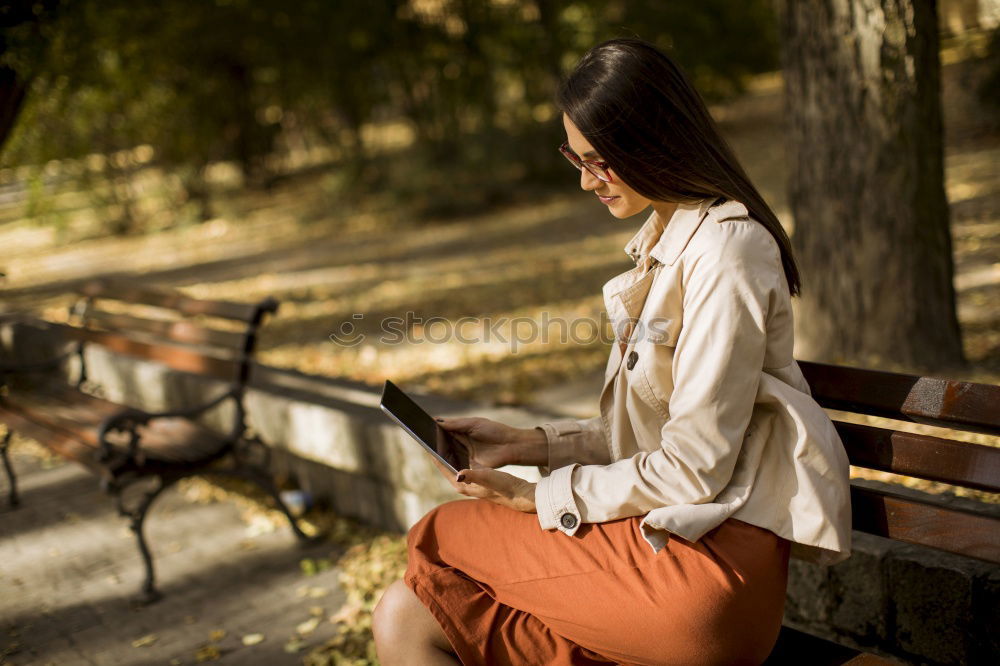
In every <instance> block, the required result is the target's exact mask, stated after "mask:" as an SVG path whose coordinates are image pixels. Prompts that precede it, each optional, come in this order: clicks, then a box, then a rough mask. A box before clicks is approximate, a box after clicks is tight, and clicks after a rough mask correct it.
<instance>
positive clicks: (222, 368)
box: [0, 280, 318, 603]
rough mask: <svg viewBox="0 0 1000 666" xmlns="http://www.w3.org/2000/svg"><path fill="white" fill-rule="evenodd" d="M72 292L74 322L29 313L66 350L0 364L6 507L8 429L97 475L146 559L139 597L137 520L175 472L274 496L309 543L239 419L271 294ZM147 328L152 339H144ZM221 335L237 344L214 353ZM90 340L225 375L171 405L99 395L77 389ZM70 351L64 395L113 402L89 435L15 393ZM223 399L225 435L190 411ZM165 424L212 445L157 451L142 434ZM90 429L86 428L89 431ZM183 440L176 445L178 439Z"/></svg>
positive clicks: (132, 288) (85, 404)
mask: <svg viewBox="0 0 1000 666" xmlns="http://www.w3.org/2000/svg"><path fill="white" fill-rule="evenodd" d="M80 293H81V295H82V296H83V298H82V300H80V301H78V302H77V303H76V304H75V305H74V307H73V310H72V313H71V315H72V316H71V319H78V320H79V323H78V324H76V325H69V324H57V323H52V322H36V323H37V324H39V325H43V326H45V327H46V328H50V329H56V331H57V332H58V333H59V334H61V336H62V337H64V338H66V339H67V340H68V341H69V344H70V348H69V349H68V350H67V351H64V352H62V353H60V354H58V355H56V356H53V357H51V358H46V359H43V360H42V361H39V362H33V363H15V364H11V365H0V423H5V424H6V425H7V432H6V434H5V435H4V437H3V439H2V440H0V458H2V460H3V465H4V469H5V470H6V473H7V479H8V482H9V488H8V499H9V503H10V506H11V507H12V508H13V507H16V506H17V505H18V503H19V498H18V492H17V482H16V477H15V474H14V469H13V466H12V465H11V461H10V457H9V455H8V448H9V444H10V440H11V437H12V435H13V433H14V432H19V433H21V434H23V435H25V436H27V437H30V438H32V439H34V440H36V441H38V442H39V443H40V444H42V445H44V446H46V447H47V448H49V449H51V450H53V451H55V452H56V453H58V454H60V455H62V456H63V457H65V458H69V459H71V460H75V461H76V462H81V463H83V464H84V466H85V467H87V468H89V469H90V470H91V471H92V472H94V473H95V474H97V475H98V477H99V478H100V483H101V487H102V489H103V490H104V491H106V492H108V493H109V494H110V495H112V496H113V497H114V498H115V501H116V505H117V508H118V511H119V513H120V514H121V515H122V516H123V517H125V518H127V519H128V520H129V525H130V527H131V529H132V532H133V533H134V534H135V537H136V540H137V544H138V547H139V552H140V554H141V556H142V560H143V564H144V566H145V580H144V582H143V584H142V590H141V594H140V596H139V598H138V600H139V601H140V602H142V603H149V602H152V601H155V600H157V599H159V598H160V597H161V596H162V595H161V594H160V593H159V591H158V590H157V589H156V584H155V573H154V567H153V558H152V555H151V553H150V550H149V546H148V544H147V541H146V537H145V534H144V531H143V525H144V521H145V518H146V515H147V514H148V512H149V510H150V507H151V506H152V504H153V502H154V501H155V500H156V498H157V497H159V496H160V495H161V494H162V493H163V491H165V490H166V489H168V488H170V487H171V486H173V485H174V484H175V483H177V482H178V481H180V480H181V479H183V478H186V477H192V476H198V475H219V476H224V477H234V478H240V479H244V480H247V481H250V482H252V483H254V484H256V485H257V486H258V487H260V488H261V489H262V490H263V491H264V492H266V493H267V494H268V495H269V496H270V497H271V498H272V499H273V501H274V503H275V504H276V506H277V508H278V509H279V510H280V511H281V512H282V513H283V514H284V515H285V516H286V517H287V518H288V521H289V523H290V524H291V527H292V530H293V531H294V533H295V535H296V537H298V539H299V540H300V541H301V542H304V543H312V542H314V541H315V540H316V538H318V537H309V536H307V535H306V534H305V533H304V532H303V531H302V529H301V528H300V526H299V525H298V522H297V520H296V518H295V517H294V516H293V515H292V513H291V512H290V511H289V509H288V507H287V506H286V505H285V503H284V502H283V501H282V500H281V497H280V495H279V493H278V489H277V487H276V485H275V483H274V481H273V480H272V478H271V475H270V474H269V473H268V471H267V468H268V462H269V460H268V458H269V455H268V454H269V449H268V447H267V446H266V445H264V444H263V443H262V442H261V441H260V440H259V439H258V438H256V437H255V436H248V430H247V425H246V407H245V405H244V395H245V392H246V386H247V382H248V379H249V376H250V368H251V361H252V357H253V352H254V349H255V347H256V343H257V332H258V328H259V327H260V325H261V324H262V322H263V320H264V318H265V317H266V316H267V315H269V314H273V313H274V312H275V311H276V310H277V308H278V303H277V301H275V300H274V299H271V298H268V299H265V300H263V301H261V302H259V303H256V304H243V303H234V302H229V301H207V300H197V299H193V298H190V297H188V296H186V295H184V294H183V293H181V292H177V291H173V290H168V289H163V288H159V287H150V286H144V285H141V284H139V283H137V282H135V281H130V282H127V283H126V282H123V281H121V280H118V281H110V280H98V281H93V282H90V283H88V284H86V285H85V286H84V287H83V288H82V289H81V290H80ZM100 299H108V300H114V301H117V302H119V303H126V304H140V305H145V306H153V307H157V308H162V309H167V310H170V311H173V312H174V313H176V314H179V315H180V316H181V318H180V319H179V320H178V321H173V322H169V321H165V320H149V319H139V318H136V317H133V316H131V315H127V314H114V313H112V314H108V313H102V312H100V311H97V310H95V309H94V303H95V301H97V300H100ZM203 315H206V316H210V317H216V318H223V319H228V320H235V321H239V322H241V323H242V324H243V329H242V331H241V332H239V333H235V332H230V331H217V330H212V329H207V328H204V327H202V326H199V325H195V324H192V320H193V319H195V318H197V317H199V316H203ZM95 324H97V325H96V326H95ZM136 332H138V333H141V334H145V339H141V338H140V339H136V338H135V336H134V335H133V333H136ZM150 336H153V337H157V338H160V340H159V341H157V342H150V341H149V339H150ZM220 342H226V343H235V348H234V349H232V351H233V352H234V353H232V354H231V355H229V356H228V357H222V358H220V357H219V356H218V355H217V354H213V353H209V352H210V351H211V352H217V351H218V349H217V347H214V346H213V344H215V343H220ZM88 344H99V345H102V346H104V347H106V348H108V349H110V350H111V351H113V352H120V353H124V354H128V355H131V356H136V357H139V358H144V359H146V360H153V361H157V362H161V363H164V364H165V365H167V366H170V367H172V368H173V369H176V370H181V371H184V372H189V373H194V374H200V375H207V376H209V377H212V378H215V379H220V378H226V379H228V380H230V384H229V388H228V389H226V390H225V391H223V392H222V393H221V394H219V395H217V396H215V397H214V398H212V399H210V400H208V401H207V402H203V403H201V404H196V405H192V406H190V407H187V408H184V409H179V410H173V411H163V412H150V411H145V410H142V409H137V408H135V407H129V406H124V405H116V404H114V403H110V402H107V401H102V400H101V399H100V398H98V397H96V396H94V395H92V393H93V392H92V391H90V392H87V391H84V390H83V389H84V387H85V386H86V384H87V364H86V358H85V353H84V352H85V349H86V346H87V345H88ZM209 347H212V348H211V349H209ZM72 358H76V359H78V376H77V380H76V382H75V383H74V384H73V385H70V384H69V383H68V382H66V381H65V380H64V379H61V378H60V379H56V380H55V381H56V382H57V383H61V384H62V385H64V386H65V388H66V389H67V390H68V391H70V392H69V393H68V395H69V396H70V399H71V401H73V403H72V404H76V405H77V406H79V408H80V409H83V410H85V411H86V410H88V408H95V409H96V408H97V407H99V408H100V409H101V410H103V411H105V412H107V411H109V410H111V408H113V410H111V411H110V413H107V414H106V415H104V416H103V418H102V419H101V420H100V422H99V424H97V429H96V442H95V441H94V438H91V440H90V441H85V439H86V438H83V437H81V436H80V434H79V432H77V431H75V430H73V429H72V428H69V427H60V426H59V424H58V423H54V422H52V421H49V420H47V419H46V418H45V416H44V414H39V413H35V412H32V411H31V410H27V409H25V408H24V407H23V405H19V403H18V400H17V397H18V396H20V397H22V398H24V397H25V395H26V394H25V393H24V391H25V390H27V392H28V393H27V395H30V394H31V391H32V390H33V389H32V384H31V383H30V382H29V383H27V384H24V385H18V383H17V382H18V380H20V381H22V382H23V380H24V379H25V378H26V377H28V376H31V375H39V374H41V375H45V376H46V377H48V381H50V382H51V381H52V376H51V375H52V373H53V372H56V373H57V374H58V371H59V370H60V369H61V368H63V366H64V364H65V363H66V362H67V361H69V360H70V359H72ZM226 401H231V402H232V405H233V407H234V416H233V420H232V425H231V427H230V429H229V432H228V433H225V434H223V435H219V434H217V433H214V432H211V434H210V435H209V434H208V433H209V431H208V430H207V429H204V428H203V427H202V426H200V424H197V423H196V422H195V421H194V419H195V418H196V417H198V416H200V415H201V414H203V413H205V412H208V411H209V410H211V409H213V408H216V407H218V406H220V405H222V404H223V403H225V402H226ZM87 413H89V411H88V412H87ZM168 423H173V424H178V423H181V424H183V425H185V427H186V428H188V429H189V431H190V432H196V433H197V435H198V436H199V437H200V438H201V441H202V442H205V441H209V442H211V446H210V448H208V449H206V450H205V451H204V452H202V453H200V454H199V453H197V452H195V453H194V454H193V455H188V456H182V457H180V458H178V457H177V456H176V455H175V456H165V455H162V453H161V452H158V451H157V450H156V449H155V448H150V447H148V446H145V445H144V444H145V442H144V440H146V439H148V437H147V436H148V435H149V433H150V432H152V431H150V430H149V427H150V426H153V427H155V426H157V425H158V424H168ZM91 425H95V424H91ZM195 429H196V430H195ZM92 431H93V429H92V428H91V431H90V432H92ZM169 434H170V431H169V429H168V430H167V432H166V438H164V436H163V434H161V435H160V437H159V440H160V441H159V444H161V445H162V444H166V445H168V446H169V445H171V444H172V442H171V441H170V437H169ZM210 438H211V439H210ZM95 444H96V446H95ZM161 448H162V447H161ZM181 448H182V449H183V445H181ZM95 449H96V450H95ZM175 453H176V451H175ZM185 453H189V451H185ZM149 486H151V487H149ZM133 489H134V490H135V491H137V493H136V492H133ZM136 494H137V495H138V496H137V497H136V496H135V495H136Z"/></svg>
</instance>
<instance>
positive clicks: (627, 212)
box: [563, 113, 653, 218]
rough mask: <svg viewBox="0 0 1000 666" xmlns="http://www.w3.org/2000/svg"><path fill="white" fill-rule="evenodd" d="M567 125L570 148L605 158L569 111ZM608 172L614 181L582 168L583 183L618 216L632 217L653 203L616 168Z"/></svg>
mask: <svg viewBox="0 0 1000 666" xmlns="http://www.w3.org/2000/svg"><path fill="white" fill-rule="evenodd" d="M563 125H565V127H566V140H567V141H569V147H570V150H572V151H573V152H574V153H576V154H577V155H579V156H580V158H581V159H584V160H599V159H602V156H601V155H599V154H597V152H596V151H595V150H594V147H593V146H592V145H590V142H589V141H587V139H586V138H585V137H584V136H583V135H582V134H581V133H580V130H579V129H577V127H576V125H575V124H573V121H572V120H570V119H569V116H568V115H566V114H565V113H564V114H563ZM608 173H609V174H610V175H611V182H610V183H605V182H604V181H603V180H601V179H600V178H598V177H597V176H595V175H594V174H592V173H590V172H589V171H587V170H586V169H580V187H582V188H583V189H585V190H587V191H589V192H593V193H594V194H596V195H597V196H598V197H599V199H600V202H601V203H603V204H604V205H606V206H607V207H608V210H609V211H611V214H612V215H614V216H615V217H617V218H625V217H632V216H633V215H637V214H639V213H641V212H642V211H644V210H646V208H647V207H649V205H650V204H652V203H653V202H652V201H651V200H650V199H647V198H646V197H644V196H642V195H641V194H639V193H638V192H636V191H635V190H633V189H632V188H631V187H629V186H628V185H626V184H625V183H624V182H622V179H621V178H620V177H619V176H618V175H617V174H616V173H615V172H614V170H612V169H608Z"/></svg>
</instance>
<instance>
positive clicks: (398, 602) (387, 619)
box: [372, 579, 459, 666]
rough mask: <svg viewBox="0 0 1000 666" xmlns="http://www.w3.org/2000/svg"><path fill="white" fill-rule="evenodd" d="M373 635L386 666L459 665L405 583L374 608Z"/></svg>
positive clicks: (397, 584)
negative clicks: (403, 665)
mask: <svg viewBox="0 0 1000 666" xmlns="http://www.w3.org/2000/svg"><path fill="white" fill-rule="evenodd" d="M372 632H373V633H374V635H375V649H376V651H377V652H378V658H379V661H380V662H381V663H382V664H383V665H384V666H394V665H395V664H420V665H421V666H424V665H426V666H432V665H434V666H436V665H438V664H441V665H447V666H454V664H457V663H459V661H458V659H457V658H456V657H455V656H454V654H455V653H454V651H453V650H452V648H451V644H450V643H449V642H448V638H447V637H446V636H445V635H444V632H443V631H442V630H441V625H439V624H438V622H437V620H435V619H434V616H433V615H431V612H430V611H429V610H428V609H427V607H426V606H424V604H423V603H421V601H420V599H418V598H417V595H416V594H414V593H413V590H411V589H410V588H409V587H407V586H406V584H405V583H403V581H402V579H400V580H397V581H396V582H395V583H393V584H392V585H390V586H389V587H388V588H387V589H386V591H385V593H384V594H383V595H382V598H381V599H380V600H379V602H378V605H377V606H376V607H375V612H374V613H373V614H372Z"/></svg>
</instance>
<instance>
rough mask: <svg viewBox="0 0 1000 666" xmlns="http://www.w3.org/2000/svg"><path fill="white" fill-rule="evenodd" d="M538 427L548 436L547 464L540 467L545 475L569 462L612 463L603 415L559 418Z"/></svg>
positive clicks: (585, 463)
mask: <svg viewBox="0 0 1000 666" xmlns="http://www.w3.org/2000/svg"><path fill="white" fill-rule="evenodd" d="M536 427H537V428H538V429H539V430H541V431H543V432H544V433H545V439H546V441H547V442H548V451H549V460H548V464H547V465H539V466H538V469H539V470H540V471H541V472H542V474H543V475H545V476H548V474H549V473H550V472H551V471H552V470H554V469H559V468H560V467H565V466H566V465H569V464H570V463H580V464H584V465H591V464H592V465H606V464H608V463H609V462H611V450H610V448H609V447H608V437H607V434H606V433H605V431H604V423H603V422H602V419H601V417H600V416H595V417H593V418H590V419H560V420H558V421H551V422H548V423H543V424H542V425H540V426H536Z"/></svg>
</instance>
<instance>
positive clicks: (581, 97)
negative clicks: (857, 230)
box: [556, 38, 801, 295]
mask: <svg viewBox="0 0 1000 666" xmlns="http://www.w3.org/2000/svg"><path fill="white" fill-rule="evenodd" d="M556 105H557V106H558V107H559V109H560V110H561V111H562V112H563V113H565V114H566V115H568V116H569V118H570V120H572V121H573V123H574V124H575V125H576V126H577V128H578V129H579V130H580V133H581V134H583V136H585V137H587V140H588V141H590V143H591V144H592V145H593V146H594V148H595V149H596V150H597V152H598V153H599V154H600V155H601V159H603V160H606V161H607V162H608V163H609V164H610V165H611V168H612V169H614V171H615V172H616V173H617V174H619V175H620V176H621V178H622V180H623V181H625V182H626V183H628V185H629V187H631V188H632V189H633V190H635V191H636V192H638V193H639V194H641V195H642V196H644V197H646V198H648V199H653V200H656V201H674V202H679V203H691V202H694V201H700V200H702V199H716V198H719V197H725V198H726V199H735V200H736V201H739V202H741V203H742V204H744V205H745V206H746V207H747V210H748V211H749V212H750V215H751V216H752V217H753V218H754V219H755V220H757V222H759V223H760V224H763V225H764V227H765V228H766V229H767V230H768V231H769V232H770V233H771V235H772V236H773V237H774V239H775V241H777V243H778V247H779V249H780V250H781V263H782V266H783V267H784V269H785V279H786V281H787V282H788V289H789V291H790V292H791V294H792V295H797V294H799V293H800V291H801V284H800V281H799V270H798V267H797V266H796V265H795V259H794V257H793V256H792V247H791V243H790V242H789V240H788V234H786V233H785V230H784V228H782V226H781V223H780V222H778V218H777V216H775V214H774V211H772V210H771V207H770V206H768V205H767V202H765V201H764V198H763V197H762V196H761V195H760V192H758V191H757V188H756V187H754V185H753V183H751V182H750V178H749V177H747V174H746V172H745V171H744V170H743V167H742V166H740V163H739V160H737V159H736V154H735V153H734V152H733V150H732V148H730V147H729V144H728V143H726V140H725V139H723V138H722V136H721V135H720V134H719V130H718V128H717V127H716V125H715V121H713V120H712V117H711V115H709V113H708V109H707V108H706V107H705V102H704V101H703V100H702V98H701V96H700V95H699V94H698V91H696V90H695V88H694V86H693V85H692V84H691V82H690V80H689V79H688V78H687V76H686V75H685V74H684V72H683V71H682V70H681V68H680V67H678V66H677V64H676V63H674V62H673V60H671V59H670V58H669V57H668V56H667V55H666V54H665V53H663V52H662V51H660V50H659V49H658V48H656V47H655V46H654V45H652V44H650V43H649V42H646V41H643V40H641V39H633V38H619V39H610V40H608V41H605V42H601V43H600V44H598V45H596V46H594V47H592V48H591V49H590V50H589V51H587V52H586V53H585V54H584V55H583V57H582V58H581V59H580V62H579V63H577V65H576V67H575V68H574V69H573V71H572V72H570V73H569V75H568V76H567V77H566V78H565V79H563V81H562V83H561V85H560V86H559V90H558V92H557V94H556Z"/></svg>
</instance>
